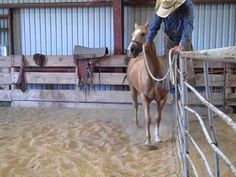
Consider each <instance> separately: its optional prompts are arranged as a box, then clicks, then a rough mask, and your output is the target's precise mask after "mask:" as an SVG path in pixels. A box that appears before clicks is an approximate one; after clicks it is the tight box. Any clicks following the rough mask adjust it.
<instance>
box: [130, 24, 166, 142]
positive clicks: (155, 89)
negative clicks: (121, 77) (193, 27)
mask: <svg viewBox="0 0 236 177" xmlns="http://www.w3.org/2000/svg"><path fill="white" fill-rule="evenodd" d="M148 25H149V23H148V22H147V23H146V24H145V25H144V26H139V25H137V24H136V23H135V31H134V32H133V34H132V41H131V43H130V45H129V47H128V56H129V57H130V58H131V59H130V61H129V64H128V70H127V79H128V82H129V87H130V91H131V97H132V102H133V106H134V111H135V115H134V121H135V124H136V126H138V118H137V111H138V101H137V96H138V95H140V97H141V101H142V105H143V109H144V113H145V118H146V143H145V144H151V135H150V124H151V117H150V102H151V101H153V100H155V101H156V102H157V112H158V114H157V116H156V127H155V133H154V134H155V139H154V140H155V143H158V142H159V141H160V139H159V125H160V122H161V117H162V110H163V108H164V106H165V104H166V100H167V95H168V91H167V90H166V89H165V88H163V83H162V82H156V81H154V80H153V79H152V78H151V76H150V74H149V72H148V69H147V66H146V64H147V65H148V67H149V69H150V72H151V74H152V75H153V76H154V77H156V78H162V77H163V76H164V74H165V66H164V63H163V60H162V57H160V56H157V53H156V49H155V45H154V44H151V45H149V46H147V47H145V53H146V62H145V58H144V55H143V54H141V52H142V46H143V43H144V42H145V38H146V34H147V32H148ZM143 52H144V51H143ZM145 63H146V64H145Z"/></svg>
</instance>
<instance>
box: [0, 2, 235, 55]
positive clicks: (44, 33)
mask: <svg viewBox="0 0 236 177" xmlns="http://www.w3.org/2000/svg"><path fill="white" fill-rule="evenodd" d="M40 2H41V1H40ZM19 14H20V18H19V17H18V16H17V14H15V15H14V22H15V23H18V25H15V29H14V32H15V36H14V37H15V38H14V39H15V45H16V41H18V45H16V46H15V50H16V51H15V52H16V53H19V51H21V50H20V48H22V53H23V54H34V53H36V52H41V53H45V54H55V55H62V54H63V55H67V54H72V52H73V46H74V45H75V44H80V45H84V46H89V47H103V46H107V47H108V48H109V51H110V53H111V54H113V50H114V42H113V18H112V17H113V11H112V8H111V7H95V8H94V7H90V8H51V9H49V8H42V9H21V10H20V11H19V13H18V15H19ZM153 14H154V11H153V7H137V6H135V7H132V6H126V7H125V8H124V23H125V25H124V47H125V48H127V47H128V45H129V42H130V40H131V33H132V32H133V30H134V23H135V22H137V23H139V24H144V23H145V22H146V21H147V20H149V21H151V20H152V17H153ZM194 14H195V20H194V32H193V46H194V50H201V49H210V48H216V47H217V48H218V47H225V46H232V45H236V4H218V5H217V4H214V5H195V9H194ZM17 19H20V22H17ZM19 34H21V35H19ZM163 35H164V33H163V30H162V29H161V30H160V31H159V32H158V36H157V37H156V38H155V42H156V44H157V49H158V52H159V53H160V54H163ZM1 38H6V37H1ZM19 41H20V42H21V45H19Z"/></svg>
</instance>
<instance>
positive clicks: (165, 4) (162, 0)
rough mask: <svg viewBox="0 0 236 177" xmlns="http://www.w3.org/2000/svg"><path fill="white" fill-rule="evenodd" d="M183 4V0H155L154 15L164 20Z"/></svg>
mask: <svg viewBox="0 0 236 177" xmlns="http://www.w3.org/2000/svg"><path fill="white" fill-rule="evenodd" d="M184 2H185V0H157V1H156V7H155V10H156V14H157V15H158V16H160V17H162V18H166V17H168V16H169V15H170V14H171V13H172V12H174V11H175V10H176V9H177V8H178V7H180V6H181V5H182V4H183V3H184Z"/></svg>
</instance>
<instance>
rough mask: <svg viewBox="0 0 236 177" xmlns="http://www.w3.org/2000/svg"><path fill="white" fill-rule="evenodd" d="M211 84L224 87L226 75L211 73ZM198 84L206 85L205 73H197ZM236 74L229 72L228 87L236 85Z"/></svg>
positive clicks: (227, 77)
mask: <svg viewBox="0 0 236 177" xmlns="http://www.w3.org/2000/svg"><path fill="white" fill-rule="evenodd" d="M208 80H209V85H210V86H213V87H223V86H224V80H225V79H224V75H222V74H213V75H209V79H208ZM195 81H196V86H202V87H204V86H205V82H204V75H203V74H195ZM235 81H236V75H235V74H228V75H227V76H226V87H236V82H235Z"/></svg>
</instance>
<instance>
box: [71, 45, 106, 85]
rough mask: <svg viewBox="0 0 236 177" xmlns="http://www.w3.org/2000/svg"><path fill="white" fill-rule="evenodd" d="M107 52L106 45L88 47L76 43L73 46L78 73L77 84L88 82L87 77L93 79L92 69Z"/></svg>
mask: <svg viewBox="0 0 236 177" xmlns="http://www.w3.org/2000/svg"><path fill="white" fill-rule="evenodd" d="M106 54H108V49H107V47H103V48H88V47H84V46H80V45H76V46H75V48H74V63H75V65H76V70H77V74H78V79H79V82H78V85H81V84H82V85H84V84H88V79H90V80H91V83H92V79H93V70H94V66H95V64H96V62H97V61H100V60H101V59H102V57H104V56H105V55H106Z"/></svg>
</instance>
